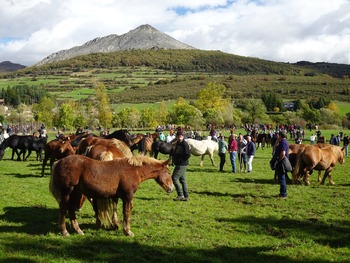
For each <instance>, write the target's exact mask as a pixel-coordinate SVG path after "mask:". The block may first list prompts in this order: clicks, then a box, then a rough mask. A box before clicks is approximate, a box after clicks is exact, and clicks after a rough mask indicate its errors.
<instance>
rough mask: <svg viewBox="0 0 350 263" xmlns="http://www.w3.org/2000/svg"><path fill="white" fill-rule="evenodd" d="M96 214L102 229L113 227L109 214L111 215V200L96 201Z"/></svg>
mask: <svg viewBox="0 0 350 263" xmlns="http://www.w3.org/2000/svg"><path fill="white" fill-rule="evenodd" d="M96 210H97V212H96V214H97V218H98V219H99V220H100V222H101V225H102V226H104V227H109V226H113V223H112V219H111V217H110V214H113V200H112V199H111V198H107V199H105V198H103V199H99V198H97V199H96Z"/></svg>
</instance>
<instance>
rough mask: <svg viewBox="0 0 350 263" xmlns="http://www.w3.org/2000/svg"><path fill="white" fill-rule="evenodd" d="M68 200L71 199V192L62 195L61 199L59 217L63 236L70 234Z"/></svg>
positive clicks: (59, 225)
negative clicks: (67, 223)
mask: <svg viewBox="0 0 350 263" xmlns="http://www.w3.org/2000/svg"><path fill="white" fill-rule="evenodd" d="M68 200H69V194H67V195H64V196H62V199H61V201H60V204H59V206H60V212H59V219H58V227H59V228H60V230H61V233H62V236H69V232H68V231H67V226H66V213H67V206H68Z"/></svg>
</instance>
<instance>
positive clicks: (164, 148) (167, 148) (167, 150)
mask: <svg viewBox="0 0 350 263" xmlns="http://www.w3.org/2000/svg"><path fill="white" fill-rule="evenodd" d="M175 147H176V144H174V143H168V142H164V141H155V142H153V143H152V152H153V154H154V158H156V159H157V158H158V154H159V153H162V154H169V159H170V158H171V155H172V153H173V151H174V150H175Z"/></svg>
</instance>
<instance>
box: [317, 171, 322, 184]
mask: <svg viewBox="0 0 350 263" xmlns="http://www.w3.org/2000/svg"><path fill="white" fill-rule="evenodd" d="M321 173H322V172H321V171H318V182H319V183H321V182H322V178H321Z"/></svg>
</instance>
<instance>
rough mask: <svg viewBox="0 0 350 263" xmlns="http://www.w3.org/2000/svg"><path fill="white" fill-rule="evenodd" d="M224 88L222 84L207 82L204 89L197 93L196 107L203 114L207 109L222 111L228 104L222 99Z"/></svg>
mask: <svg viewBox="0 0 350 263" xmlns="http://www.w3.org/2000/svg"><path fill="white" fill-rule="evenodd" d="M225 92H226V87H225V86H224V85H222V84H217V83H214V82H209V83H208V84H207V85H206V86H205V88H203V89H201V90H200V91H199V92H198V100H197V102H196V107H197V108H198V109H199V110H200V111H201V112H202V113H204V112H205V111H206V110H208V109H214V110H217V111H223V110H224V109H225V107H226V106H227V104H228V101H227V100H226V99H224V95H225Z"/></svg>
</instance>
